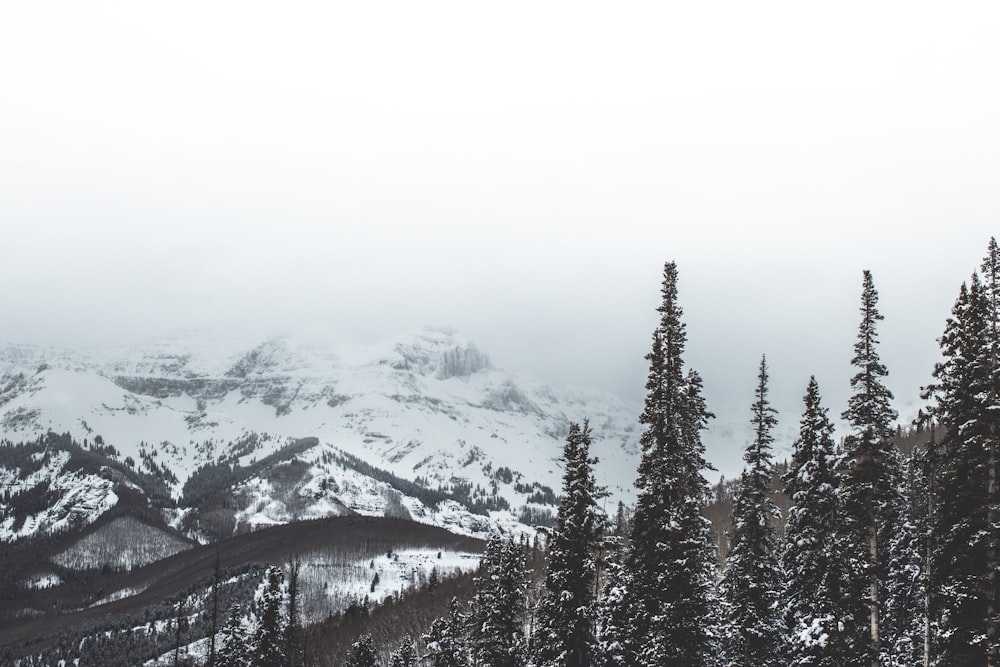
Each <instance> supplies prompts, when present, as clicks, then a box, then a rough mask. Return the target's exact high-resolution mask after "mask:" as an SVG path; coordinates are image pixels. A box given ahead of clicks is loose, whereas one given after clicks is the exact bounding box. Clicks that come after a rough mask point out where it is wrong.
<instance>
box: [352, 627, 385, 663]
mask: <svg viewBox="0 0 1000 667" xmlns="http://www.w3.org/2000/svg"><path fill="white" fill-rule="evenodd" d="M346 667H378V653H377V652H376V651H375V641H374V640H373V639H372V636H371V634H365V635H362V636H361V637H360V638H358V640H357V641H356V642H354V643H353V644H351V653H350V655H349V656H348V657H347V666H346Z"/></svg>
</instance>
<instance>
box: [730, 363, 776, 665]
mask: <svg viewBox="0 0 1000 667" xmlns="http://www.w3.org/2000/svg"><path fill="white" fill-rule="evenodd" d="M767 379H768V376H767V362H766V360H765V358H764V357H761V360H760V370H759V372H758V374H757V388H756V392H755V393H756V397H757V400H756V401H754V404H753V407H752V414H753V416H752V418H751V420H750V423H751V424H753V427H754V439H753V441H752V442H751V443H750V444H749V445H748V446H747V449H746V452H745V453H744V455H743V460H744V461H745V462H746V466H745V467H744V469H743V473H742V474H741V475H740V481H739V485H738V487H737V491H736V497H735V499H734V500H733V529H732V539H731V543H732V550H731V551H730V553H729V557H728V558H727V559H726V570H725V573H724V574H723V577H722V582H721V590H722V594H723V600H724V602H725V625H724V628H725V640H724V645H725V649H726V651H725V654H726V664H727V665H730V666H732V667H750V666H754V667H771V666H774V667H777V666H778V665H785V664H787V663H786V662H785V660H784V656H783V655H782V648H783V643H782V641H781V640H782V632H781V618H780V614H779V610H778V588H779V585H780V582H781V579H782V577H781V572H780V570H779V565H778V546H777V538H776V537H775V531H774V524H775V522H776V521H777V520H778V519H779V518H780V516H781V512H780V511H779V510H778V506H777V505H776V504H775V502H774V500H773V499H772V498H771V472H772V469H773V465H772V462H771V444H772V443H773V442H774V437H773V436H772V435H771V432H772V431H773V430H774V427H775V425H776V424H777V423H778V420H777V418H776V417H775V414H777V410H775V409H774V408H772V407H771V404H770V402H769V401H768V400H767Z"/></svg>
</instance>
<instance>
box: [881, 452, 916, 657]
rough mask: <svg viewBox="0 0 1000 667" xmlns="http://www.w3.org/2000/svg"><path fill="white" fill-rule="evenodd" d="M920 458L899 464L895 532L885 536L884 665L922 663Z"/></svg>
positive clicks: (909, 458) (911, 458) (912, 457)
mask: <svg viewBox="0 0 1000 667" xmlns="http://www.w3.org/2000/svg"><path fill="white" fill-rule="evenodd" d="M920 466H921V461H920V460H919V458H918V457H917V456H916V455H911V456H910V457H908V458H907V459H906V461H905V463H904V466H903V473H904V474H903V478H904V484H903V489H902V491H903V493H902V494H901V496H900V501H901V503H900V505H899V506H898V507H897V508H896V517H895V519H894V524H895V526H896V529H895V531H894V532H893V534H892V535H890V536H889V562H888V574H887V584H886V597H885V614H884V618H885V620H884V623H883V625H882V632H883V635H884V644H885V651H884V652H885V653H886V654H887V659H886V660H885V664H887V665H889V666H890V667H913V666H914V665H920V664H923V662H924V612H925V609H924V603H925V596H924V590H925V588H924V586H925V581H924V577H923V567H922V566H923V557H922V553H921V552H922V549H923V546H924V539H923V534H922V532H921V527H920V517H921V515H922V514H923V510H924V505H925V504H926V498H925V495H924V494H925V492H926V489H925V487H924V479H923V476H922V475H921V470H920Z"/></svg>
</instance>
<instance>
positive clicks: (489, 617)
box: [469, 536, 525, 667]
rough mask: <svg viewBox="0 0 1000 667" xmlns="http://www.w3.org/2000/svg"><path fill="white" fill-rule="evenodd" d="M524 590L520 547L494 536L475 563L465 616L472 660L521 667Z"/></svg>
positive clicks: (523, 657) (522, 560) (490, 664)
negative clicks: (468, 612) (468, 611)
mask: <svg viewBox="0 0 1000 667" xmlns="http://www.w3.org/2000/svg"><path fill="white" fill-rule="evenodd" d="M524 592H525V562H524V550H523V549H522V548H521V546H520V545H519V544H517V543H515V542H514V540H513V538H509V537H508V538H503V537H500V536H495V537H494V538H492V539H491V540H490V541H489V542H488V543H487V545H486V550H485V551H484V552H483V557H482V560H481V561H480V563H479V575H478V576H477V577H476V585H475V594H474V595H473V598H472V610H471V615H470V618H469V624H470V627H469V638H470V644H471V649H472V654H473V656H474V658H475V661H476V663H478V664H481V665H489V666H490V667H523V666H524V663H525V655H524V650H525V638H524V632H523V629H522V618H523V616H524Z"/></svg>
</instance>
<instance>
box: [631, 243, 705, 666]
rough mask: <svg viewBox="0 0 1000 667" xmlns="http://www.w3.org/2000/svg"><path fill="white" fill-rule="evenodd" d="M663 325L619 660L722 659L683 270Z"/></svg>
mask: <svg viewBox="0 0 1000 667" xmlns="http://www.w3.org/2000/svg"><path fill="white" fill-rule="evenodd" d="M661 293H662V297H663V300H662V304H661V305H660V307H659V308H658V309H657V310H658V311H659V313H660V323H659V325H658V326H657V328H656V330H655V331H654V332H653V346H652V350H651V351H650V353H649V354H648V355H647V356H646V359H647V360H648V361H649V375H648V379H647V382H646V390H647V394H646V400H645V404H644V408H643V412H642V415H641V417H640V422H641V423H643V424H645V425H646V429H645V431H644V432H643V434H642V436H641V438H640V445H641V447H642V458H641V461H640V463H639V469H638V476H637V479H636V483H635V486H636V488H637V489H638V496H637V499H636V508H635V514H634V516H633V520H632V526H631V532H630V540H629V551H628V554H627V557H626V564H625V565H626V568H627V569H628V570H629V571H630V572H629V577H628V578H629V582H628V588H627V589H626V590H625V591H624V594H625V596H626V597H627V599H626V600H625V607H627V608H628V609H629V610H630V613H633V614H634V617H633V618H631V619H630V623H629V624H628V626H627V633H626V635H625V636H623V637H621V639H620V641H619V643H620V644H621V646H622V655H621V656H619V658H616V659H620V660H621V661H622V662H623V664H627V665H642V666H646V665H648V666H651V667H652V666H654V665H655V666H660V665H686V666H687V667H699V666H700V665H706V664H710V663H711V662H713V661H714V660H715V658H716V657H717V653H718V646H717V645H716V635H715V630H716V621H717V618H716V613H715V612H716V609H715V601H714V585H715V569H716V556H715V547H714V545H713V542H712V539H711V533H710V527H709V522H708V521H707V519H705V518H704V517H703V516H702V514H701V510H702V507H703V505H704V501H705V498H706V497H707V494H708V483H707V482H706V481H705V478H704V477H703V476H702V474H701V471H702V470H703V469H706V468H709V467H710V466H709V465H708V462H707V461H706V460H705V448H704V445H703V444H702V442H701V431H702V429H704V428H705V427H706V424H707V422H708V419H709V418H710V417H711V416H712V415H711V414H710V413H709V412H708V410H707V409H706V407H705V402H704V399H703V398H702V394H701V388H702V386H701V378H700V377H699V376H698V374H697V373H695V372H693V371H689V372H687V373H685V370H684V361H683V354H684V346H685V342H686V337H687V336H686V333H685V327H684V324H683V322H682V321H681V315H682V311H681V308H680V306H679V305H678V302H677V267H676V265H675V264H673V263H672V262H671V263H668V264H666V266H665V267H664V277H663V285H662V292H661Z"/></svg>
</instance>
